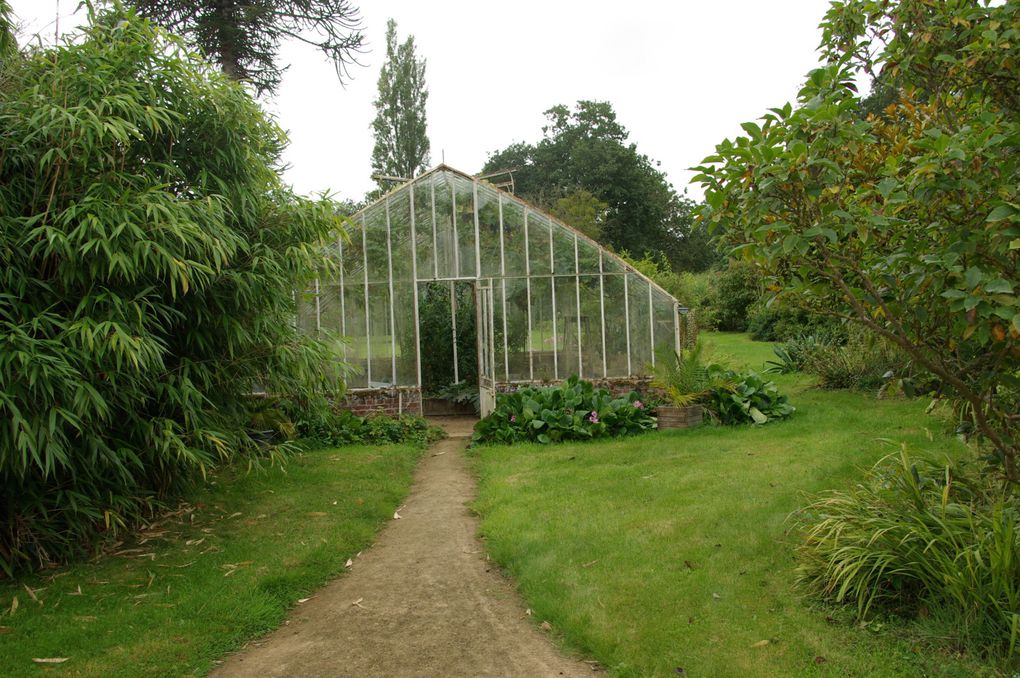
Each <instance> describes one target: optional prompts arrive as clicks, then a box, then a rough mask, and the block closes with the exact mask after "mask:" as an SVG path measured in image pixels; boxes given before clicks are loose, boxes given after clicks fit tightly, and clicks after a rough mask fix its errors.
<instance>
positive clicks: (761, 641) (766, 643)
mask: <svg viewBox="0 0 1020 678" xmlns="http://www.w3.org/2000/svg"><path fill="white" fill-rule="evenodd" d="M771 642H772V641H771V640H768V639H766V640H759V641H758V642H757V643H753V644H752V645H751V647H765V646H766V645H769V644H770V643H771Z"/></svg>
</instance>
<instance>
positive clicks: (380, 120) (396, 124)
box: [372, 19, 429, 187]
mask: <svg viewBox="0 0 1020 678" xmlns="http://www.w3.org/2000/svg"><path fill="white" fill-rule="evenodd" d="M428 98H429V91H428V88H427V87H426V86H425V60H424V59H419V58H418V57H417V55H416V54H415V49H414V36H413V35H409V36H407V40H405V41H404V42H403V43H401V44H400V45H398V44H397V23H396V22H395V21H394V20H393V19H390V20H389V21H388V22H387V23H386V61H385V62H384V63H383V66H382V69H381V70H380V72H379V96H378V98H377V99H376V100H375V102H374V103H375V111H376V113H375V120H373V121H372V132H373V133H374V135H375V146H374V147H373V148H372V171H373V172H374V173H376V174H381V175H386V176H390V177H401V178H405V179H411V178H413V177H414V176H415V175H416V174H419V173H420V172H421V171H422V170H424V169H425V168H426V167H427V166H428V163H429V137H428V130H427V129H426V128H427V124H426V115H425V104H426V103H427V102H428ZM379 185H380V186H382V187H385V186H386V185H387V184H386V183H385V181H383V180H380V182H379Z"/></svg>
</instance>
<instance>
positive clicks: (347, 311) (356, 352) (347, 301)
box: [344, 281, 368, 388]
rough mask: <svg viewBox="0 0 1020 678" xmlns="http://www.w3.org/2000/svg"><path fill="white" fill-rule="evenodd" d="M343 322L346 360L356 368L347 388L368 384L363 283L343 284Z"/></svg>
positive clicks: (361, 386)
mask: <svg viewBox="0 0 1020 678" xmlns="http://www.w3.org/2000/svg"><path fill="white" fill-rule="evenodd" d="M344 324H345V326H346V329H347V333H346V335H345V336H346V337H347V362H348V363H350V365H351V366H352V367H353V368H354V369H355V370H356V373H355V374H354V375H352V376H351V377H349V378H348V380H347V386H348V387H349V388H364V387H366V386H368V375H367V362H366V357H367V353H368V345H367V341H368V340H367V337H366V336H365V285H364V283H362V282H360V281H357V282H353V283H345V284H344Z"/></svg>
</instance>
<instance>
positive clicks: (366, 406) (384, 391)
mask: <svg viewBox="0 0 1020 678" xmlns="http://www.w3.org/2000/svg"><path fill="white" fill-rule="evenodd" d="M343 407H344V409H348V410H350V411H351V412H354V413H355V414H358V415H366V414H388V415H390V416H394V417H395V416H397V415H400V414H421V389H419V388H418V387H417V386H401V387H398V388H367V389H355V390H351V391H348V392H347V395H346V396H345V397H344V402H343Z"/></svg>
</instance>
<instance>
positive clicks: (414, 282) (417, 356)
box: [408, 183, 421, 406]
mask: <svg viewBox="0 0 1020 678" xmlns="http://www.w3.org/2000/svg"><path fill="white" fill-rule="evenodd" d="M408 189H409V190H410V192H411V195H410V202H409V203H408V209H409V210H410V212H411V290H412V295H413V297H412V298H413V302H412V303H413V305H414V378H415V383H416V384H417V386H418V388H419V390H420V389H421V336H420V335H421V333H420V331H419V328H418V324H419V320H418V230H417V228H416V226H415V214H414V189H415V185H414V184H413V183H412V184H411V185H410V186H408ZM418 402H419V406H420V403H421V398H419V399H418Z"/></svg>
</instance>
